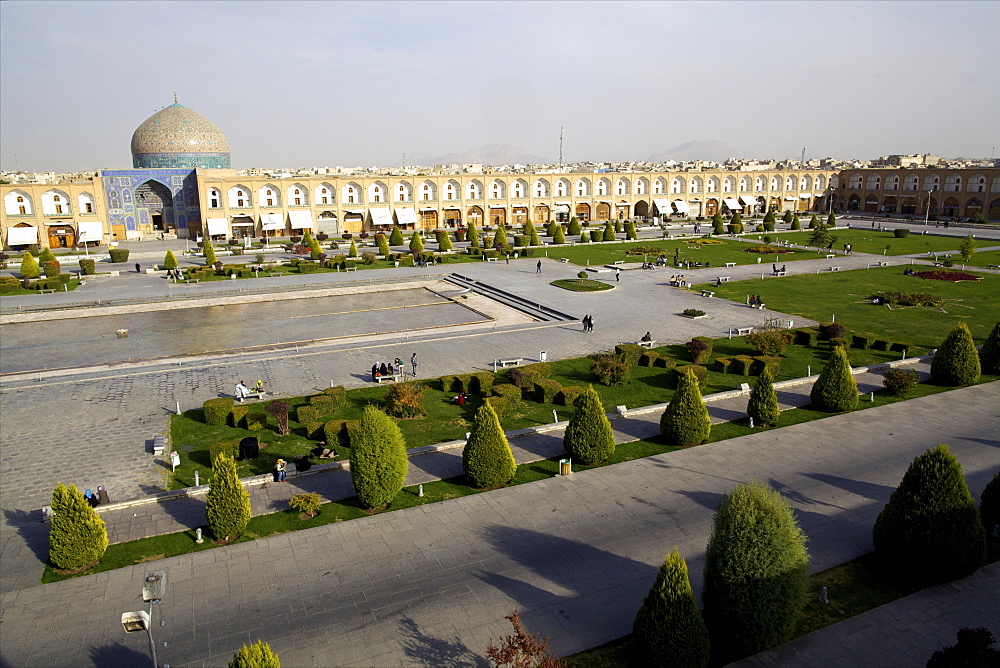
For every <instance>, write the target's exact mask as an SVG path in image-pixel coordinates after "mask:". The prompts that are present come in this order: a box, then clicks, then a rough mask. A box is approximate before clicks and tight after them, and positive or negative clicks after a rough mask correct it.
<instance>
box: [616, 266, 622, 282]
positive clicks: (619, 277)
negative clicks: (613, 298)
mask: <svg viewBox="0 0 1000 668" xmlns="http://www.w3.org/2000/svg"><path fill="white" fill-rule="evenodd" d="M615 280H616V281H620V280H622V268H621V267H615Z"/></svg>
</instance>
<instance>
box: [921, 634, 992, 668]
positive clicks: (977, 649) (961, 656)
mask: <svg viewBox="0 0 1000 668" xmlns="http://www.w3.org/2000/svg"><path fill="white" fill-rule="evenodd" d="M957 636H958V642H957V643H955V644H954V645H951V646H949V647H945V648H944V649H939V650H937V651H936V652H934V653H933V654H932V655H931V658H930V659H929V660H928V661H927V668H959V667H961V666H967V667H968V668H987V667H988V666H994V667H995V666H1000V650H997V649H996V648H995V647H993V646H994V645H995V644H996V640H995V639H994V638H993V634H992V633H991V632H990V630H989V628H988V627H986V626H980V627H978V628H974V629H973V628H968V627H965V628H961V629H959V630H958V634H957Z"/></svg>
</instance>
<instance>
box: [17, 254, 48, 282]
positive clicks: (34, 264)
mask: <svg viewBox="0 0 1000 668" xmlns="http://www.w3.org/2000/svg"><path fill="white" fill-rule="evenodd" d="M17 273H19V274H20V275H21V276H22V277H23V278H38V277H39V276H41V275H42V269H41V267H39V266H38V260H36V259H35V256H34V255H32V254H31V251H24V255H22V256H21V268H20V269H19V270H18V272H17Z"/></svg>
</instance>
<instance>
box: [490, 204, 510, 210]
mask: <svg viewBox="0 0 1000 668" xmlns="http://www.w3.org/2000/svg"><path fill="white" fill-rule="evenodd" d="M490 208H491V209H506V208H507V207H505V206H504V205H503V204H490Z"/></svg>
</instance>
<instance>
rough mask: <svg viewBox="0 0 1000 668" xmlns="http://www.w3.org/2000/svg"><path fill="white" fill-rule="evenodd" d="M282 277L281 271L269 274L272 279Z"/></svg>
mask: <svg viewBox="0 0 1000 668" xmlns="http://www.w3.org/2000/svg"><path fill="white" fill-rule="evenodd" d="M281 275H282V274H281V272H279V271H275V272H271V273H269V274H268V276H270V277H271V278H276V277H278V276H281Z"/></svg>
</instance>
